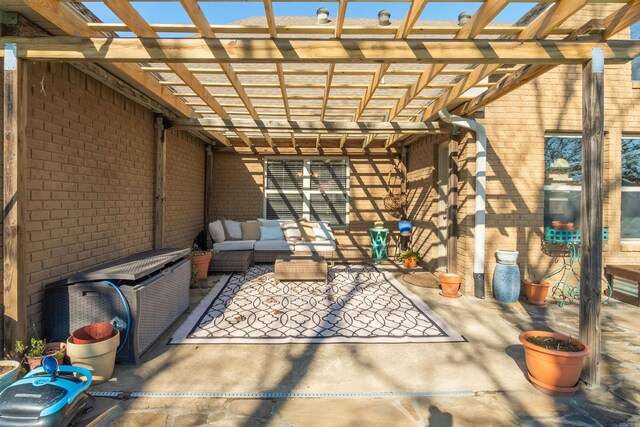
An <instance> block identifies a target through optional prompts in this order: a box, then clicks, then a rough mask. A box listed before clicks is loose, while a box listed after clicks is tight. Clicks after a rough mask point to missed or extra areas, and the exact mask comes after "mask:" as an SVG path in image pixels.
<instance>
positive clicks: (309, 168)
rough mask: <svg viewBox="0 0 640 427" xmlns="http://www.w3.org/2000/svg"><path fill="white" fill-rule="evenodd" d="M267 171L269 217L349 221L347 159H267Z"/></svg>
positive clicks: (335, 222) (334, 223)
mask: <svg viewBox="0 0 640 427" xmlns="http://www.w3.org/2000/svg"><path fill="white" fill-rule="evenodd" d="M265 174H266V177H265V217H266V218H268V219H299V218H306V219H309V220H311V221H328V222H329V223H330V224H331V225H334V226H336V225H337V226H340V225H346V224H347V223H348V222H349V221H348V216H349V209H348V206H349V163H348V161H347V159H342V158H327V159H324V158H323V159H319V158H287V159H282V158H273V159H267V160H266V163H265Z"/></svg>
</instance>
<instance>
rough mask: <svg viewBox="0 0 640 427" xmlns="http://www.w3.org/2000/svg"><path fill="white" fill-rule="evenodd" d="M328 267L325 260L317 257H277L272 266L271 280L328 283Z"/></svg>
mask: <svg viewBox="0 0 640 427" xmlns="http://www.w3.org/2000/svg"><path fill="white" fill-rule="evenodd" d="M328 273H329V267H328V266H327V260H326V259H325V258H324V257H322V256H319V255H312V256H295V255H284V256H282V257H278V259H277V260H276V262H275V264H274V266H273V278H274V280H275V281H276V283H277V282H283V281H290V280H294V281H320V280H322V281H324V283H325V284H327V283H328Z"/></svg>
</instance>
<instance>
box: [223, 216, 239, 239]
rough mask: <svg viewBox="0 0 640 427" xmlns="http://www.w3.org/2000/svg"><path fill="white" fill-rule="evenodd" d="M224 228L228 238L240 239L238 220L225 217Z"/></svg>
mask: <svg viewBox="0 0 640 427" xmlns="http://www.w3.org/2000/svg"><path fill="white" fill-rule="evenodd" d="M224 228H225V229H226V230H227V236H228V240H242V228H241V227H240V222H238V221H232V220H230V219H225V220H224Z"/></svg>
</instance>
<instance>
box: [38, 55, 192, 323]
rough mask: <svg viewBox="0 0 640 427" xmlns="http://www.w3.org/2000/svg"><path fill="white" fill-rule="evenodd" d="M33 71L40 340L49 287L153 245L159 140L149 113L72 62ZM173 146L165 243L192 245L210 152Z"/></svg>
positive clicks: (188, 143)
mask: <svg viewBox="0 0 640 427" xmlns="http://www.w3.org/2000/svg"><path fill="white" fill-rule="evenodd" d="M28 67H29V71H28V74H29V77H28V81H29V98H28V101H27V102H28V122H27V144H28V150H27V170H28V175H27V182H26V189H27V222H26V232H27V234H26V241H27V242H26V253H27V267H26V269H27V284H26V286H27V304H28V307H27V310H28V313H27V314H28V320H27V322H28V325H29V333H30V334H33V332H34V330H33V328H32V325H35V328H36V330H37V331H38V333H39V334H41V332H42V325H41V310H42V305H41V301H42V297H43V293H42V289H43V286H44V285H45V284H46V283H49V282H52V281H54V280H56V279H59V278H62V277H65V276H67V275H69V274H71V273H73V272H77V271H79V270H82V269H86V268H88V267H91V266H94V265H96V264H100V263H103V262H106V261H109V260H113V259H116V258H119V257H122V256H126V255H129V254H132V253H135V252H140V251H144V250H148V249H151V248H152V247H153V206H154V197H155V194H154V192H155V178H154V175H155V143H154V129H153V114H152V112H151V111H149V110H147V109H145V108H143V107H141V106H140V105H138V104H135V103H134V102H132V101H130V100H128V99H127V98H125V97H123V96H121V95H119V94H118V93H116V92H114V91H113V90H111V89H109V88H108V87H106V86H104V85H102V84H100V83H99V82H97V81H96V80H93V79H92V78H90V77H87V76H86V75H84V74H83V73H81V72H79V71H78V70H76V69H75V68H73V67H71V66H69V65H67V64H62V63H43V62H35V63H29V64H28ZM168 144H169V145H168V147H167V153H168V160H167V166H168V172H167V180H166V183H167V202H166V203H167V214H166V222H165V224H166V225H165V228H166V232H167V234H166V239H167V244H168V245H171V246H187V245H189V244H190V242H191V240H192V239H193V237H194V236H195V234H194V232H195V233H197V229H199V228H201V225H200V224H201V223H202V218H203V197H204V196H203V195H204V190H203V182H204V150H203V149H202V145H201V143H198V142H197V141H196V140H195V139H194V138H193V137H190V136H189V135H187V134H184V133H183V132H170V134H169V137H168ZM187 184H189V185H192V186H193V188H190V189H188V188H186V186H187ZM198 194H199V196H198ZM196 224H197V225H196Z"/></svg>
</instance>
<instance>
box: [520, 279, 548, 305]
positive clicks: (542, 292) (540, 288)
mask: <svg viewBox="0 0 640 427" xmlns="http://www.w3.org/2000/svg"><path fill="white" fill-rule="evenodd" d="M524 290H525V292H526V294H527V302H528V303H529V304H533V305H544V304H545V301H546V299H547V294H548V293H549V282H547V281H546V280H542V281H540V283H533V282H532V281H531V280H525V281H524Z"/></svg>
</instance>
